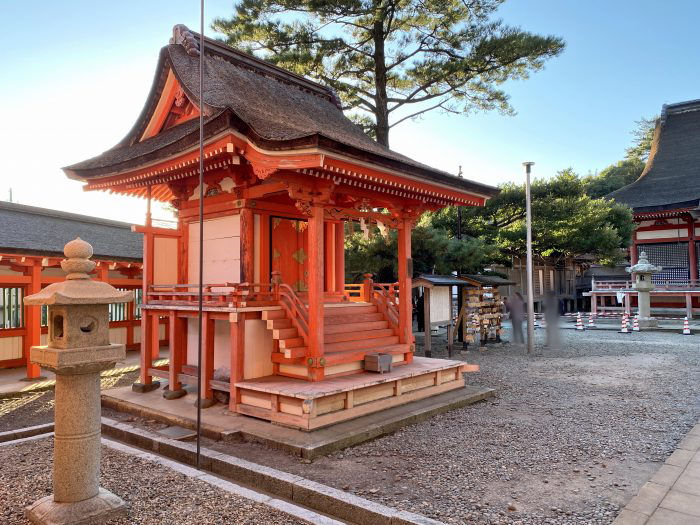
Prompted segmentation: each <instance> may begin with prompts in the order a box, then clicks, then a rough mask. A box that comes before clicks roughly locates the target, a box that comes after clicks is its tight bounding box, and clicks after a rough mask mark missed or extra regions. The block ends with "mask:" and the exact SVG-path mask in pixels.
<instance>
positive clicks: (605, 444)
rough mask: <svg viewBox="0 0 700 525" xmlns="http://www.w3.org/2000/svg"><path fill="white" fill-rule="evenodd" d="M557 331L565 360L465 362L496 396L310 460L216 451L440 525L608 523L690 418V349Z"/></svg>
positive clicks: (693, 351)
mask: <svg viewBox="0 0 700 525" xmlns="http://www.w3.org/2000/svg"><path fill="white" fill-rule="evenodd" d="M561 333H562V345H561V347H562V350H552V349H547V348H542V347H538V349H537V352H536V355H535V356H531V357H528V356H526V355H524V351H523V349H522V348H516V347H511V346H510V345H508V344H503V345H494V346H489V347H488V348H487V349H486V350H485V351H483V352H481V351H478V350H477V351H470V352H468V353H466V354H463V355H462V356H461V357H460V358H461V359H465V360H467V361H469V362H470V363H477V364H479V365H481V371H480V372H478V373H475V374H470V375H469V376H468V381H469V382H470V383H472V384H480V385H486V386H490V387H495V388H496V389H497V395H496V397H495V398H494V399H492V400H489V401H485V402H482V403H478V404H476V405H471V406H468V407H465V408H462V409H458V410H454V411H451V412H449V413H446V414H442V415H439V416H436V417H433V418H431V419H430V420H428V421H425V422H423V423H420V424H417V425H413V426H410V427H407V428H405V429H402V430H400V431H399V432H396V433H395V434H393V435H390V436H385V437H383V438H380V439H377V440H375V441H372V442H369V443H365V444H363V445H359V446H357V447H354V448H352V449H348V450H345V451H342V452H340V453H335V454H333V455H331V456H329V457H325V458H319V459H317V460H315V461H314V462H313V463H311V464H308V462H304V461H300V460H299V459H297V458H292V457H290V456H287V455H285V454H282V453H279V452H276V451H272V450H264V449H262V448H261V447H260V446H258V445H254V444H222V443H217V444H215V445H214V446H215V448H219V449H226V450H228V451H229V452H231V453H232V454H235V455H239V456H242V457H245V458H248V459H251V460H253V461H257V462H259V463H264V464H267V465H270V466H274V467H276V468H280V469H282V470H287V471H289V472H292V473H295V474H299V475H302V476H305V477H307V478H311V479H314V480H316V481H319V482H321V483H326V484H329V485H333V486H336V487H338V488H341V489H344V490H348V491H351V492H353V493H355V494H358V495H361V496H364V497H367V498H369V499H373V500H376V501H379V502H381V503H384V504H387V505H390V506H393V507H398V508H401V509H406V510H411V511H414V512H418V513H420V514H423V515H427V516H430V517H432V518H436V519H439V520H441V521H444V522H447V523H477V524H495V523H521V524H540V523H547V524H559V523H561V524H571V523H611V522H612V521H613V520H614V518H615V516H616V515H617V514H618V512H619V510H620V508H621V507H623V506H624V504H625V503H626V502H627V501H628V500H629V499H630V498H631V497H632V496H634V495H635V494H636V492H637V490H638V489H639V487H640V486H641V485H642V484H643V483H644V482H645V481H646V480H647V479H648V478H649V477H650V476H651V475H652V474H653V473H654V472H655V471H656V470H657V469H658V467H659V466H660V465H661V463H662V462H663V461H664V459H665V458H666V457H667V456H668V455H669V454H670V453H671V452H672V451H673V450H674V448H675V446H676V444H677V443H678V442H679V441H680V439H682V437H683V436H684V435H685V433H686V432H687V431H688V430H689V429H690V428H691V427H692V426H693V425H694V424H695V422H696V421H697V419H698V416H699V415H700V396H699V393H698V388H699V387H698V385H699V384H700V367H699V365H700V348H699V345H700V343H699V342H698V338H697V337H683V336H681V335H676V334H659V333H653V332H647V333H640V334H630V335H622V334H618V333H616V332H607V331H606V332H602V331H598V332H595V331H586V332H583V333H580V332H575V331H573V330H563V331H562V332H561ZM543 335H544V334H543V331H541V330H540V331H538V332H537V334H536V337H537V338H538V341H539V343H540V344H541V343H542V337H543ZM507 338H508V335H506V337H505V339H507ZM434 346H437V345H434Z"/></svg>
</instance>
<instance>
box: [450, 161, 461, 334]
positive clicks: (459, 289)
mask: <svg viewBox="0 0 700 525" xmlns="http://www.w3.org/2000/svg"><path fill="white" fill-rule="evenodd" d="M457 176H458V177H459V178H460V179H461V178H462V177H463V175H462V165H461V164H460V165H459V171H458V172H457ZM457 239H458V240H460V241H461V240H462V207H461V206H460V205H459V204H458V205H457ZM457 275H459V271H457ZM450 290H452V289H451V288H450ZM462 304H463V301H462V288H461V287H457V312H461V311H462ZM457 341H459V342H460V343H463V342H464V323H463V322H462V323H459V326H458V327H457Z"/></svg>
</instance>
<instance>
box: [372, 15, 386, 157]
mask: <svg viewBox="0 0 700 525" xmlns="http://www.w3.org/2000/svg"><path fill="white" fill-rule="evenodd" d="M384 15H385V9H380V10H379V12H378V13H377V17H376V18H375V21H374V29H373V31H372V32H373V33H374V35H373V36H374V85H375V95H374V104H375V107H376V110H375V114H374V116H375V119H376V122H377V130H376V131H377V142H379V143H380V144H381V145H383V146H386V147H387V148H388V147H389V111H388V107H387V95H386V57H385V54H384Z"/></svg>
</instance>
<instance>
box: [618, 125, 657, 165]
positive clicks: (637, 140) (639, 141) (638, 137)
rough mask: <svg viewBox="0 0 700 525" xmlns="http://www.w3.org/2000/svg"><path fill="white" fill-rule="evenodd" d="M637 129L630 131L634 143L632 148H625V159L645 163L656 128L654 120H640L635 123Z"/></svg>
mask: <svg viewBox="0 0 700 525" xmlns="http://www.w3.org/2000/svg"><path fill="white" fill-rule="evenodd" d="M635 124H636V125H637V127H636V128H635V129H634V131H632V135H633V136H634V141H633V142H632V146H630V147H629V148H627V151H626V157H625V158H626V159H628V160H629V159H640V160H642V161H646V160H647V159H648V158H649V152H650V151H651V143H652V141H653V140H654V129H655V128H656V117H655V118H642V119H640V120H638V121H637V122H635Z"/></svg>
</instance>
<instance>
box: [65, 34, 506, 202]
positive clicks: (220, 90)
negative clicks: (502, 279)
mask: <svg viewBox="0 0 700 525" xmlns="http://www.w3.org/2000/svg"><path fill="white" fill-rule="evenodd" d="M174 34H175V35H176V36H178V35H183V34H186V35H188V37H187V38H189V41H187V42H182V40H180V41H179V43H175V44H173V43H171V44H170V45H167V46H165V47H163V48H162V49H161V51H160V59H159V62H158V67H157V71H156V77H155V80H154V83H153V87H152V88H151V92H150V94H149V96H148V100H147V102H146V105H145V106H144V108H143V111H142V113H141V115H140V116H139V119H138V120H137V122H136V123H135V125H134V127H133V128H132V130H131V131H130V132H129V134H128V135H127V136H126V137H125V138H124V139H123V140H122V141H121V142H120V143H119V144H117V145H116V146H115V147H114V148H112V149H110V150H108V151H106V152H105V153H103V154H101V155H98V156H97V157H94V158H92V159H88V160H86V161H83V162H79V163H77V164H73V165H72V166H68V167H67V168H64V170H65V171H66V173H67V174H68V175H69V176H71V177H74V178H78V179H81V180H88V179H94V178H97V177H100V176H107V175H111V174H115V173H119V172H120V171H124V170H126V169H130V168H133V167H134V166H138V165H140V164H143V163H144V161H146V162H148V161H153V160H158V159H160V158H164V157H166V156H168V155H169V154H172V153H174V152H176V151H175V150H179V151H181V150H183V149H184V148H186V147H187V146H191V145H193V144H195V143H196V142H197V140H198V139H199V137H198V131H197V129H198V122H197V120H194V121H189V122H186V123H184V124H180V125H178V126H175V127H173V128H170V129H167V130H165V131H163V132H161V133H160V134H158V135H156V136H155V137H152V138H149V139H146V140H143V141H142V142H139V138H140V137H141V136H142V134H143V131H144V130H145V128H146V125H147V123H148V121H149V119H150V117H151V115H152V114H153V111H154V109H155V107H156V104H157V103H158V100H159V97H160V95H161V93H162V91H163V86H164V83H165V79H166V77H167V73H168V70H170V69H172V71H173V73H174V75H175V77H176V79H177V80H178V82H179V83H180V86H182V88H183V90H184V91H185V93H186V94H187V96H188V97H189V98H190V100H192V102H193V103H195V104H196V105H197V106H200V107H201V106H202V105H201V104H200V102H199V99H198V92H199V57H198V56H197V55H198V53H199V52H198V43H199V39H200V38H199V35H198V34H196V33H193V32H190V31H189V30H187V29H186V28H184V26H176V27H175V30H174ZM180 38H181V37H180ZM174 39H175V37H174ZM176 41H177V40H176ZM205 44H206V46H205V56H204V97H203V98H204V101H203V102H204V104H203V107H204V113H205V115H207V118H206V126H207V129H206V133H205V135H206V136H213V135H215V134H216V133H218V132H219V131H222V130H224V129H226V128H227V127H231V128H233V129H235V130H237V131H239V132H241V133H243V134H244V135H246V136H247V137H248V139H249V140H251V141H252V142H253V143H254V144H256V145H258V146H260V147H261V148H264V149H268V150H282V151H292V150H294V149H298V148H305V147H309V146H318V147H322V148H324V149H327V150H330V151H332V152H337V153H341V154H343V155H347V156H351V157H353V158H356V159H358V160H365V161H370V162H373V163H376V164H379V165H383V166H385V167H388V168H391V169H395V170H400V171H404V172H407V173H410V174H412V175H414V176H418V177H421V178H423V179H424V180H427V181H431V182H440V183H443V184H445V183H447V184H450V185H452V186H453V187H454V188H455V189H462V190H465V191H471V192H476V193H478V194H480V195H484V196H486V197H489V196H493V195H495V194H496V193H497V192H498V190H497V189H496V188H494V187H492V186H489V185H485V184H480V183H477V182H473V181H470V180H467V179H463V178H460V177H456V176H454V175H451V174H449V173H446V172H443V171H440V170H437V169H434V168H431V167H430V166H426V165H424V164H421V163H419V162H417V161H414V160H412V159H410V158H408V157H406V156H404V155H401V154H399V153H396V152H394V151H392V150H390V149H389V148H387V147H385V146H382V145H380V144H379V143H377V142H376V141H374V140H372V139H371V138H369V137H368V136H367V135H366V134H365V133H364V132H363V131H362V130H361V129H360V128H359V127H358V126H356V125H355V124H354V123H353V122H352V121H350V120H349V119H348V118H347V117H346V116H345V115H344V114H343V111H342V109H341V108H340V102H339V101H338V98H337V96H336V95H335V93H334V92H333V91H332V90H331V89H329V88H327V87H325V86H322V85H320V84H317V83H315V82H312V81H310V80H308V79H306V78H303V77H300V76H298V75H295V74H293V73H291V72H289V71H285V70H284V69H281V68H278V67H276V66H273V65H271V64H268V63H266V62H263V61H262V60H259V59H257V58H255V57H253V56H251V55H248V54H246V53H242V52H240V51H237V50H235V49H233V48H230V47H228V46H225V45H223V44H221V43H220V42H217V41H215V40H211V39H209V38H205ZM193 48H194V52H193Z"/></svg>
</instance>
